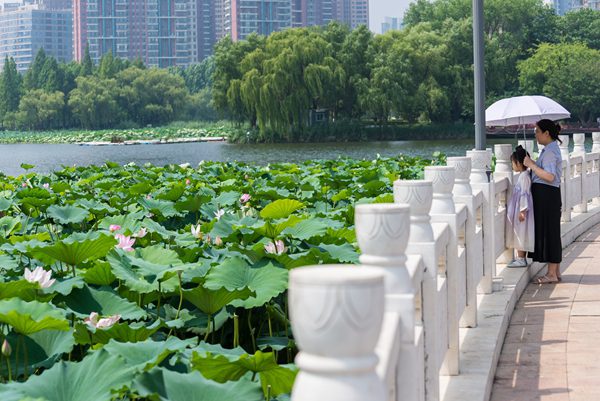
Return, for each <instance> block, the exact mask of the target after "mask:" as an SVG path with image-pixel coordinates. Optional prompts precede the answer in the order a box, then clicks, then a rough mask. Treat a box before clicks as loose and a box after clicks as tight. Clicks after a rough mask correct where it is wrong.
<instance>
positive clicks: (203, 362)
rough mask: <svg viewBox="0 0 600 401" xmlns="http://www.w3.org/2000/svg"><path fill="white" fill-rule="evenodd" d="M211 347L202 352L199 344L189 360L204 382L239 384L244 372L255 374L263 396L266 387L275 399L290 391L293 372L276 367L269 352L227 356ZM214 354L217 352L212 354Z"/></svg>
mask: <svg viewBox="0 0 600 401" xmlns="http://www.w3.org/2000/svg"><path fill="white" fill-rule="evenodd" d="M218 348H220V347H218V346H212V347H209V348H207V349H206V350H204V352H202V350H201V349H202V344H201V346H200V347H197V348H196V349H195V351H194V354H193V356H192V368H193V369H195V370H198V371H200V373H202V376H204V377H206V378H207V379H211V380H214V381H217V382H219V383H225V382H227V381H232V380H233V381H236V380H239V379H240V378H241V377H242V376H244V375H245V374H246V373H248V372H253V373H258V376H259V378H260V383H261V387H262V389H263V392H264V394H265V396H266V394H267V387H268V386H270V387H271V395H273V396H277V395H279V394H285V393H289V392H291V391H292V385H293V384H294V379H295V377H296V374H297V371H296V369H293V368H286V367H283V366H280V365H278V364H277V362H276V361H275V357H274V354H273V353H272V352H266V353H264V352H262V351H256V353H255V354H254V355H248V354H245V353H244V354H242V355H235V353H237V352H238V350H233V351H236V352H235V353H231V352H227V350H224V349H222V348H221V349H220V350H219V349H218ZM215 351H217V352H215Z"/></svg>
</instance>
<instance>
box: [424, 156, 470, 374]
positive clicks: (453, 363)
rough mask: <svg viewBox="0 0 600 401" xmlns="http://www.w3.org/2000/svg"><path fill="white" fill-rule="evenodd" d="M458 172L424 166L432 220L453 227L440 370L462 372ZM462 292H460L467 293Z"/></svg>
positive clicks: (463, 279)
mask: <svg viewBox="0 0 600 401" xmlns="http://www.w3.org/2000/svg"><path fill="white" fill-rule="evenodd" d="M455 176H456V172H455V170H454V167H450V166H427V167H425V179H426V180H429V181H431V182H432V185H433V201H432V202H431V212H430V215H431V221H432V222H434V223H447V224H448V225H449V228H450V236H449V240H448V252H447V257H446V280H447V283H448V352H447V353H446V357H445V359H444V362H443V363H442V368H441V369H440V374H442V375H457V374H459V370H460V368H459V349H458V345H459V335H458V326H459V325H458V319H459V318H460V315H459V310H458V309H459V293H458V291H459V284H460V283H464V282H465V281H466V271H464V270H462V271H459V265H458V235H459V232H458V222H457V220H458V219H457V215H456V206H455V204H454V199H453V197H452V189H453V188H454V180H455ZM465 295H466V294H464V293H463V292H461V294H460V296H465Z"/></svg>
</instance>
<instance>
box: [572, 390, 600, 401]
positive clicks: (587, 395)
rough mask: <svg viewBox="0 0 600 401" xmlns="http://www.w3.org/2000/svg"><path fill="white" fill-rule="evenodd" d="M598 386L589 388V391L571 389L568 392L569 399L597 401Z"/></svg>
mask: <svg viewBox="0 0 600 401" xmlns="http://www.w3.org/2000/svg"><path fill="white" fill-rule="evenodd" d="M599 394H600V388H595V389H591V390H590V392H583V391H579V390H573V391H571V392H570V393H569V401H598V399H600V397H599Z"/></svg>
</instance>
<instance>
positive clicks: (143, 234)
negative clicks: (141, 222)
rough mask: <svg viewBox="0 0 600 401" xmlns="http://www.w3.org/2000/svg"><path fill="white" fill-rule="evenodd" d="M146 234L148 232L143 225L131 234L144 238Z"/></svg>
mask: <svg viewBox="0 0 600 401" xmlns="http://www.w3.org/2000/svg"><path fill="white" fill-rule="evenodd" d="M146 234H148V232H147V231H146V229H145V228H144V227H142V228H140V230H139V231H138V232H137V233H135V234H133V236H134V237H136V238H144V237H145V236H146Z"/></svg>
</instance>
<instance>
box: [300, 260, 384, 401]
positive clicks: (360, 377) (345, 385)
mask: <svg viewBox="0 0 600 401" xmlns="http://www.w3.org/2000/svg"><path fill="white" fill-rule="evenodd" d="M289 299H290V317H291V322H292V329H293V331H294V337H295V339H296V343H297V344H298V348H299V349H300V353H299V354H298V356H297V357H296V364H297V365H298V367H299V368H300V373H298V376H297V377H296V382H295V383H294V388H293V391H292V400H293V401H315V400H330V401H364V400H376V401H385V400H386V395H385V390H384V386H383V383H382V382H381V380H380V379H379V377H378V376H377V374H376V373H375V368H376V366H377V362H378V358H377V356H376V355H375V352H374V350H375V345H376V344H377V341H378V339H379V333H380V331H381V325H382V321H383V313H384V278H383V275H382V274H380V273H378V272H374V271H372V270H370V269H360V268H358V267H356V266H340V265H333V266H310V267H302V268H298V269H294V270H292V271H291V272H290V286H289Z"/></svg>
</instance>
